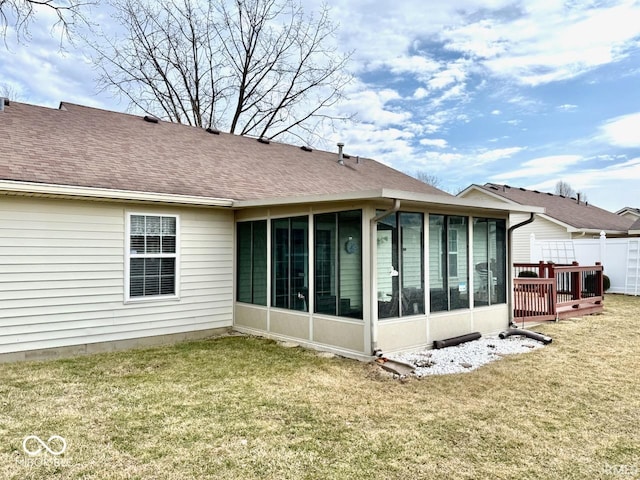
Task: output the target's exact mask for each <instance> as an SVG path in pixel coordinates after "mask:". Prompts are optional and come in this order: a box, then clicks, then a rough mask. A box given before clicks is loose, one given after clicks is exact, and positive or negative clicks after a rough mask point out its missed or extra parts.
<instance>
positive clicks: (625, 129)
mask: <svg viewBox="0 0 640 480" xmlns="http://www.w3.org/2000/svg"><path fill="white" fill-rule="evenodd" d="M639 132H640V112H638V113H632V114H629V115H622V116H620V117H616V118H612V119H610V120H608V121H607V122H605V123H604V124H603V125H601V126H600V136H599V138H600V139H601V140H602V141H604V142H607V143H609V144H610V145H613V146H616V147H629V148H637V147H640V133H639Z"/></svg>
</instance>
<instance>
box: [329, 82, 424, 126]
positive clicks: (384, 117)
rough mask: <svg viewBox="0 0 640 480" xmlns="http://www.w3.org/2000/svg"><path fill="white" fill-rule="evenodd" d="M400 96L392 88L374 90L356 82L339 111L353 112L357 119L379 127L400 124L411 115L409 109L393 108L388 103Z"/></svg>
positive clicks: (347, 113)
mask: <svg viewBox="0 0 640 480" xmlns="http://www.w3.org/2000/svg"><path fill="white" fill-rule="evenodd" d="M400 98H401V97H400V95H399V94H398V92H397V91H395V90H393V89H390V88H385V89H382V90H374V89H371V88H370V87H368V86H367V85H364V84H362V83H358V84H357V85H355V86H353V87H352V91H351V92H350V93H347V100H346V101H345V102H343V103H341V104H340V111H341V113H342V114H346V115H349V114H355V115H356V117H357V118H356V119H357V121H360V122H364V123H371V124H374V125H377V126H380V127H387V126H389V125H400V124H403V123H405V122H407V121H408V120H409V119H411V117H412V114H411V112H410V111H408V110H401V109H394V108H391V107H390V106H389V105H388V104H389V102H392V101H394V100H400Z"/></svg>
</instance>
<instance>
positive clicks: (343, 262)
mask: <svg viewBox="0 0 640 480" xmlns="http://www.w3.org/2000/svg"><path fill="white" fill-rule="evenodd" d="M338 237H339V238H338V245H339V246H340V248H339V272H340V273H339V277H340V278H339V282H340V283H339V285H340V286H339V296H338V297H339V303H338V315H340V316H343V317H352V318H362V313H363V305H362V304H363V302H362V212H361V211H360V210H351V211H348V212H340V213H338Z"/></svg>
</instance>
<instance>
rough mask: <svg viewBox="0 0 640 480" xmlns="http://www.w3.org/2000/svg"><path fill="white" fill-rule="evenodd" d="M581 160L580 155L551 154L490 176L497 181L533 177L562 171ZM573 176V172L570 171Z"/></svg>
mask: <svg viewBox="0 0 640 480" xmlns="http://www.w3.org/2000/svg"><path fill="white" fill-rule="evenodd" d="M581 160H583V157H582V156H581V155H552V156H548V157H540V158H534V159H533V160H529V161H526V162H523V163H522V165H521V166H522V168H519V169H517V170H511V171H506V172H502V173H499V174H497V175H494V176H493V177H492V179H493V180H495V181H497V182H503V181H505V180H510V179H514V178H531V177H533V178H535V177H543V176H548V175H553V174H557V173H560V172H563V171H565V170H566V169H567V167H569V166H573V165H575V164H576V163H579V162H580V161H581ZM572 178H573V173H572Z"/></svg>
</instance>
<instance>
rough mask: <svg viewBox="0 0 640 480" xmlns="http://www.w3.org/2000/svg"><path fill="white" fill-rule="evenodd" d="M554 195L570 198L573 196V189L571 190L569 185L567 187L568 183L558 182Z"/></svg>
mask: <svg viewBox="0 0 640 480" xmlns="http://www.w3.org/2000/svg"><path fill="white" fill-rule="evenodd" d="M554 193H555V194H556V195H562V196H563V197H572V196H573V195H575V191H574V190H573V188H571V185H569V183H568V182H565V181H564V180H560V181H558V183H556V189H555V192H554Z"/></svg>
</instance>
